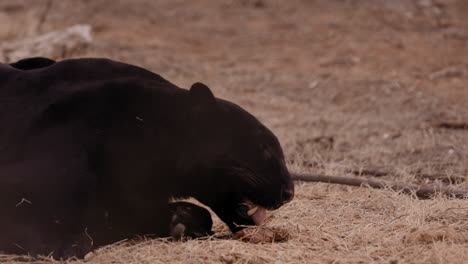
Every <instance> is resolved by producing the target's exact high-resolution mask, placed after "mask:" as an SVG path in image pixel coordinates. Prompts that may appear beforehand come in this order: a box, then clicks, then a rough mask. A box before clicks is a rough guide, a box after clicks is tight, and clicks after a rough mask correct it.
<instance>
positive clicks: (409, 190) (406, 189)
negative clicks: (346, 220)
mask: <svg viewBox="0 0 468 264" xmlns="http://www.w3.org/2000/svg"><path fill="white" fill-rule="evenodd" d="M292 178H293V180H296V181H308V182H326V183H335V184H344V185H350V186H363V185H368V186H369V187H372V188H376V189H385V188H389V189H392V190H394V191H397V192H402V193H405V194H415V195H416V196H417V197H419V198H424V199H427V198H431V197H432V196H433V195H435V194H437V193H441V194H444V195H446V196H451V197H456V198H462V199H463V198H468V190H457V189H451V188H446V187H439V186H417V185H406V184H398V183H393V184H389V183H385V182H382V181H375V180H369V179H359V178H351V177H340V176H327V175H319V174H296V173H293V174H292Z"/></svg>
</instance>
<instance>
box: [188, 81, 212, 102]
mask: <svg viewBox="0 0 468 264" xmlns="http://www.w3.org/2000/svg"><path fill="white" fill-rule="evenodd" d="M190 96H191V97H192V100H193V102H195V104H197V105H205V106H207V105H213V104H216V99H215V97H214V95H213V93H212V92H211V90H210V88H208V86H206V85H204V84H203V83H200V82H196V83H194V84H193V85H192V87H190Z"/></svg>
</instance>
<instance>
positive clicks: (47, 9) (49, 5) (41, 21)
mask: <svg viewBox="0 0 468 264" xmlns="http://www.w3.org/2000/svg"><path fill="white" fill-rule="evenodd" d="M52 2H53V0H48V1H47V3H46V6H45V8H44V12H42V13H41V16H40V17H39V21H38V22H37V27H36V32H38V33H40V32H41V29H42V25H44V23H45V21H46V19H47V16H48V15H49V12H50V9H51V8H52Z"/></svg>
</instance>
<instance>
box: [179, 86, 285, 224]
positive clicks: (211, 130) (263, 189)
mask: <svg viewBox="0 0 468 264" xmlns="http://www.w3.org/2000/svg"><path fill="white" fill-rule="evenodd" d="M189 97H190V100H191V101H192V103H193V106H192V109H191V111H190V116H191V119H190V122H189V124H190V126H189V130H190V132H189V136H188V140H187V143H186V147H187V148H186V155H188V156H190V157H191V161H190V164H191V172H192V174H191V175H192V176H191V177H192V180H193V185H194V186H193V188H194V189H196V190H195V191H194V192H193V194H192V195H193V196H194V197H195V198H197V199H198V200H200V201H201V202H202V203H204V204H206V205H207V206H209V207H210V208H211V209H212V210H213V211H214V212H215V213H216V214H217V215H218V216H219V217H220V218H221V220H223V221H224V222H225V223H226V224H227V225H228V226H229V228H230V229H231V230H232V231H233V232H235V231H238V230H240V229H242V226H245V225H254V224H255V225H259V224H261V223H262V222H263V221H264V220H265V217H266V211H267V210H275V209H277V208H279V207H280V206H282V205H283V204H285V203H287V202H289V201H291V200H292V198H293V196H294V185H293V182H292V179H291V176H290V174H289V172H288V169H287V168H286V164H285V160H284V156H283V151H282V149H281V146H280V143H279V141H278V139H277V138H276V137H275V135H273V133H272V132H271V131H270V130H269V129H268V128H266V127H265V126H264V125H262V124H261V123H260V122H259V121H258V120H257V119H256V118H255V117H254V116H252V115H251V114H249V113H248V112H247V111H245V110H243V109H242V108H241V107H239V106H237V105H235V104H233V103H230V102H228V101H225V100H221V99H216V98H215V97H214V96H213V94H212V93H211V91H210V90H209V88H208V87H206V86H205V85H203V84H200V83H196V84H194V85H193V86H192V87H191V89H190V92H189ZM190 182H192V181H190Z"/></svg>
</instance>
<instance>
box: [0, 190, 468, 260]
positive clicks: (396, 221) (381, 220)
mask: <svg viewBox="0 0 468 264" xmlns="http://www.w3.org/2000/svg"><path fill="white" fill-rule="evenodd" d="M266 226H267V227H268V228H270V229H271V228H273V229H276V230H283V231H285V232H287V234H288V240H287V241H284V242H274V243H269V242H268V241H266V242H265V241H264V242H262V243H249V242H243V241H241V240H238V239H235V238H233V237H232V236H230V235H229V231H228V230H227V228H226V227H225V226H224V224H222V223H221V221H220V220H219V219H217V218H216V219H215V225H214V230H215V231H216V234H215V235H214V236H212V237H210V238H204V239H197V240H189V241H186V242H171V241H169V240H166V239H153V240H151V239H148V240H143V241H139V242H129V241H123V242H121V243H117V244H115V245H111V246H107V247H104V248H101V249H98V250H97V251H96V252H95V253H93V254H90V255H89V256H88V257H87V258H86V261H84V260H73V259H70V260H68V261H66V262H67V263H389V262H391V263H463V261H464V260H466V259H468V207H467V201H466V200H457V199H449V198H444V197H438V198H436V199H432V200H418V199H416V198H414V197H412V196H407V195H400V194H397V193H395V192H393V191H391V190H373V189H367V188H359V187H349V186H332V185H327V184H324V183H298V184H297V194H296V198H295V199H294V200H293V201H292V202H291V203H289V204H287V205H285V206H284V207H282V208H280V209H279V210H278V211H276V212H273V213H271V214H270V215H269V217H268V220H267V223H266ZM250 242H252V241H250ZM253 242H257V241H253ZM7 260H8V262H9V263H15V261H18V260H20V259H19V258H18V257H14V256H4V257H0V261H7ZM40 262H44V260H41V261H40ZM49 262H54V261H52V260H49ZM36 263H39V262H36Z"/></svg>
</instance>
